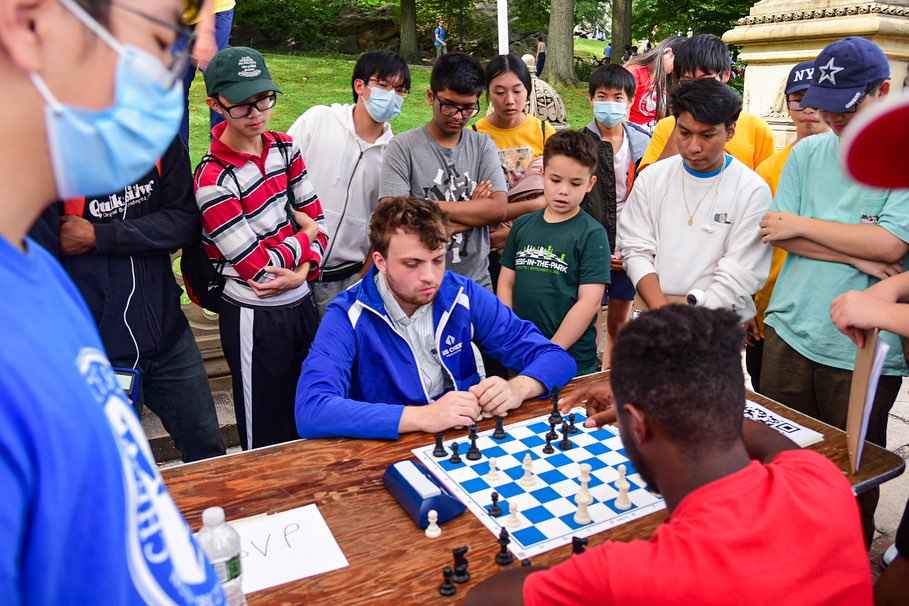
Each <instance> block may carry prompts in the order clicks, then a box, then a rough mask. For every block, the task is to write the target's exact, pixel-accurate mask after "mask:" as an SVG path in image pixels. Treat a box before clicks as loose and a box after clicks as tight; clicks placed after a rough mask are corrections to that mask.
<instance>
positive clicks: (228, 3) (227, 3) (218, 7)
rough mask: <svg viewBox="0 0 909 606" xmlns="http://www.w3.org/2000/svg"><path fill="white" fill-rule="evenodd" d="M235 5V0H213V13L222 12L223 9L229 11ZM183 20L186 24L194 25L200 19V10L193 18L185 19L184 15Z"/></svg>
mask: <svg viewBox="0 0 909 606" xmlns="http://www.w3.org/2000/svg"><path fill="white" fill-rule="evenodd" d="M236 5H237V0H215V1H214V14H216V15H217V14H218V13H223V12H224V11H229V10H230V9H232V8H233V7H235V6H236ZM184 20H185V21H186V25H195V24H197V23H198V22H199V21H201V20H202V12H201V11H199V13H198V14H197V15H196V17H195V18H194V19H186V17H185V16H184Z"/></svg>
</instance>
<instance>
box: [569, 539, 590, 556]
mask: <svg viewBox="0 0 909 606" xmlns="http://www.w3.org/2000/svg"><path fill="white" fill-rule="evenodd" d="M587 541H588V539H587V537H571V553H573V554H574V555H578V554H581V553H584V550H585V549H587Z"/></svg>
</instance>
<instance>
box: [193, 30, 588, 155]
mask: <svg viewBox="0 0 909 606" xmlns="http://www.w3.org/2000/svg"><path fill="white" fill-rule="evenodd" d="M576 42H584V43H588V42H596V41H595V40H577V39H576ZM597 44H599V42H597ZM576 49H577V47H576ZM600 50H601V51H602V48H601V49H600ZM576 52H577V50H576ZM265 60H266V62H267V63H268V68H269V71H270V72H271V77H272V79H273V80H274V81H275V83H276V84H277V85H278V86H280V87H281V89H282V90H283V91H284V94H283V95H279V96H278V104H277V105H276V106H275V108H274V110H273V111H272V116H271V122H270V123H269V129H270V130H276V131H280V132H284V131H286V130H287V129H288V128H289V127H290V125H291V124H293V123H294V121H295V120H296V119H297V117H299V116H300V114H302V113H303V112H304V111H306V110H307V109H309V108H310V107H312V106H313V105H330V104H332V103H351V102H352V94H351V90H350V78H351V74H352V73H353V67H354V63H356V60H357V57H356V56H355V55H337V54H335V55H328V54H324V53H323V54H304V55H276V54H266V55H265ZM410 71H411V80H412V82H411V91H412V92H411V93H410V96H409V97H408V98H407V101H405V102H404V109H403V111H402V113H401V115H400V116H399V117H397V118H396V119H395V120H393V121H392V123H391V125H392V128H393V129H394V131H395V132H396V133H402V132H404V131H407V130H410V129H412V128H416V127H418V126H422V125H424V124H426V123H427V122H429V120H430V118H431V117H432V108H431V107H430V106H429V103H428V102H427V100H426V91H427V90H428V89H429V72H430V69H429V68H428V67H414V66H411V70H410ZM558 91H559V94H560V95H561V96H562V100H563V101H564V102H565V109H566V111H567V114H568V122H569V123H570V124H571V127H572V128H581V127H583V126H584V125H586V124H587V123H588V122H589V121H590V118H591V109H590V102H589V100H588V97H587V88H586V86H585V87H583V88H567V89H566V88H559V89H558ZM481 103H482V105H483V109H482V110H481V112H480V115H485V113H486V107H485V104H486V99H485V95H484V96H483V97H482V98H481ZM189 132H190V146H189V147H190V157H191V158H192V162H193V166H195V165H196V163H197V162H198V161H199V159H200V158H201V157H202V155H203V154H204V153H205V151H206V150H207V149H208V144H209V127H208V106H207V105H205V84H204V82H203V79H202V74H197V76H196V79H195V80H194V81H193V85H192V88H191V89H190V107H189Z"/></svg>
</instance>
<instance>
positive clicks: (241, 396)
mask: <svg viewBox="0 0 909 606" xmlns="http://www.w3.org/2000/svg"><path fill="white" fill-rule="evenodd" d="M219 320H220V328H221V346H222V348H223V349H224V357H225V358H227V365H228V366H230V372H231V379H232V381H233V389H234V410H235V411H236V414H237V431H238V432H239V433H240V445H241V446H242V447H243V450H248V449H250V448H259V447H261V446H269V445H271V444H279V443H281V442H287V441H289V440H295V439H297V438H298V437H299V435H298V434H297V424H296V420H295V418H294V397H295V395H296V392H297V380H298V379H299V378H300V370H301V367H302V365H303V360H304V359H306V356H307V354H308V353H309V346H310V345H311V344H312V340H313V338H314V337H315V336H316V330H317V329H318V327H319V316H318V314H317V313H316V306H315V304H314V303H313V300H312V294H309V295H306V297H305V298H303V299H302V300H301V301H300V302H299V303H297V304H295V305H293V306H289V307H244V306H240V305H237V304H236V303H234V302H232V301H227V300H224V301H223V302H222V304H221V314H220V318H219Z"/></svg>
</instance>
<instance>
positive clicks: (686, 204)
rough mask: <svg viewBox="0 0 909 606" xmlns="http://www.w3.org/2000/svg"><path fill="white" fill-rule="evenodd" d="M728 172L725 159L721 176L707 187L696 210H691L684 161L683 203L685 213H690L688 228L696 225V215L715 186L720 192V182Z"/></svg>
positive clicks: (682, 172) (724, 159) (682, 173)
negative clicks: (686, 188)
mask: <svg viewBox="0 0 909 606" xmlns="http://www.w3.org/2000/svg"><path fill="white" fill-rule="evenodd" d="M724 172H726V158H725V157H724V158H723V168H722V169H721V170H720V174H719V176H717V177H716V178H715V179H714V180H713V181H711V182H710V185H708V186H707V191H706V192H704V195H703V196H701V199H700V200H698V203H697V204H696V205H695V206H694V210H691V209H690V208H689V207H688V194H686V193H685V166H684V161H683V162H682V171H681V175H682V201H683V202H684V203H685V211H686V212H687V213H688V227H691V226H692V225H694V215H695V214H697V212H698V209H699V208H700V207H701V203H702V202H703V201H704V200H706V199H707V196H708V195H710V190H711V189H713V186H714V184H716V186H717V190H719V188H720V186H719V182H720V180H721V179H722V178H723V173H724Z"/></svg>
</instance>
